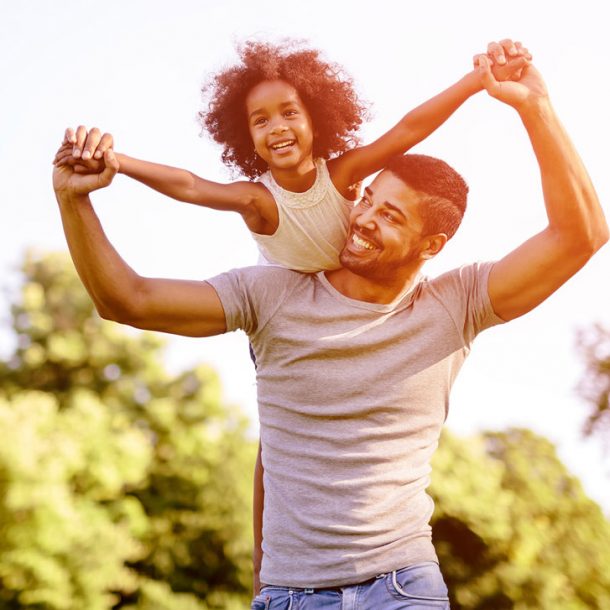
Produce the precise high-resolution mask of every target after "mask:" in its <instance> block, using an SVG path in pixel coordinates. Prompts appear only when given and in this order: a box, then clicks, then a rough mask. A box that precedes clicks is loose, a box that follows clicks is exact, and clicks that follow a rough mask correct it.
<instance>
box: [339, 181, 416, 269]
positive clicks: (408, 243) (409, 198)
mask: <svg viewBox="0 0 610 610" xmlns="http://www.w3.org/2000/svg"><path fill="white" fill-rule="evenodd" d="M421 200H422V196H421V194H419V193H418V192H417V191H414V190H413V189H411V188H410V187H409V186H407V185H406V184H405V183H404V182H403V181H402V180H400V179H399V178H398V177H397V176H396V175H394V174H393V173H392V172H390V171H388V170H384V171H383V172H381V173H380V174H379V175H378V176H377V178H375V180H374V181H373V183H372V184H371V185H370V186H368V187H367V188H365V190H364V196H363V197H362V199H361V200H360V202H359V203H358V204H357V205H356V206H355V207H354V209H353V211H352V213H351V216H350V228H349V233H348V236H347V241H346V244H345V246H344V248H343V250H342V251H341V254H340V260H341V264H342V265H343V266H344V267H345V268H346V269H349V270H350V271H352V272H353V273H356V274H357V275H361V276H363V277H367V278H371V279H373V278H376V279H383V278H384V277H395V276H396V272H397V270H400V271H403V270H404V271H405V272H408V271H409V270H410V269H412V268H413V266H414V265H415V266H418V265H419V264H420V263H421V261H422V256H421V255H422V251H423V250H424V242H425V239H424V236H423V227H424V223H423V220H422V218H421V215H420V213H419V205H420V202H421Z"/></svg>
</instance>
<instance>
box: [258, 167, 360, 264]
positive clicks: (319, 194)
mask: <svg viewBox="0 0 610 610" xmlns="http://www.w3.org/2000/svg"><path fill="white" fill-rule="evenodd" d="M315 165H316V181H315V182H314V184H313V186H312V187H311V188H310V189H308V190H307V191H305V192H304V193H294V192H292V191H287V190H286V189H284V188H282V187H281V186H279V184H277V182H276V181H275V180H274V179H273V176H272V175H271V172H270V171H268V172H265V173H264V174H263V175H262V176H261V177H260V178H259V179H258V180H259V182H261V183H262V184H264V185H265V186H266V187H267V189H268V190H269V192H270V193H271V194H272V195H273V198H274V199H275V202H276V203H277V209H278V217H279V224H278V228H277V230H276V232H275V233H274V234H273V235H260V234H259V233H252V237H253V238H254V240H255V241H256V243H257V245H258V249H259V251H260V253H261V255H262V257H263V259H264V260H263V261H262V262H267V263H271V264H274V265H281V266H282V267H287V268H288V269H294V270H295V271H302V272H304V273H313V272H316V271H326V270H328V269H337V268H338V267H340V263H339V252H341V250H342V249H343V246H344V245H345V238H346V236H347V227H348V224H349V214H350V211H351V209H352V207H353V205H354V202H353V201H350V200H349V199H346V198H345V197H343V195H341V193H339V191H337V189H336V188H335V185H334V184H333V183H332V181H331V179H330V175H329V173H328V168H327V167H326V161H325V160H324V159H316V161H315Z"/></svg>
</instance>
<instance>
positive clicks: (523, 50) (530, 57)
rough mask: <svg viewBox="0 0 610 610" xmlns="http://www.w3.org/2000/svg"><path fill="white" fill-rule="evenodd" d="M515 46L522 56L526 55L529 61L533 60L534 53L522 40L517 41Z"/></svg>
mask: <svg viewBox="0 0 610 610" xmlns="http://www.w3.org/2000/svg"><path fill="white" fill-rule="evenodd" d="M515 47H517V51H518V52H519V55H520V56H521V57H525V59H527V60H528V61H532V59H533V57H532V54H531V53H530V52H529V51H528V50H527V49H526V48H525V47H524V46H523V45H522V44H521V43H520V42H515Z"/></svg>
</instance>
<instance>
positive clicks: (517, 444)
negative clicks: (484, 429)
mask: <svg viewBox="0 0 610 610" xmlns="http://www.w3.org/2000/svg"><path fill="white" fill-rule="evenodd" d="M430 491H431V494H432V496H433V498H434V500H435V503H436V511H435V513H434V517H433V521H432V528H433V529H432V531H433V537H434V543H435V546H436V549H437V552H438V555H439V560H440V563H441V567H442V569H443V574H444V575H445V580H446V582H447V585H448V587H449V589H450V591H451V597H452V605H451V608H452V610H466V609H468V610H504V609H507V610H508V609H514V610H607V609H608V608H610V570H609V569H608V567H609V566H610V522H608V520H607V519H606V518H605V516H604V515H603V513H602V511H601V509H600V507H599V506H598V505H597V504H596V503H595V502H594V501H593V500H591V499H589V498H588V497H587V496H586V495H585V494H584V492H583V490H582V488H581V485H580V482H579V481H578V480H577V479H576V478H574V477H572V476H571V475H570V474H569V473H568V472H567V471H566V469H565V466H564V465H563V464H562V463H561V461H560V460H559V458H558V457H557V455H556V452H555V448H554V446H553V445H552V444H551V443H550V442H549V441H548V440H546V439H545V438H542V437H540V436H537V435H536V434H534V433H533V432H531V431H530V430H523V429H510V430H508V431H506V432H493V433H492V432H488V433H484V434H482V435H479V436H478V437H476V438H473V439H469V440H466V439H457V438H455V437H453V436H451V435H450V434H447V433H445V434H444V435H443V438H442V441H441V444H440V447H439V450H438V451H437V453H436V455H435V457H434V460H433V482H432V486H431V489H430Z"/></svg>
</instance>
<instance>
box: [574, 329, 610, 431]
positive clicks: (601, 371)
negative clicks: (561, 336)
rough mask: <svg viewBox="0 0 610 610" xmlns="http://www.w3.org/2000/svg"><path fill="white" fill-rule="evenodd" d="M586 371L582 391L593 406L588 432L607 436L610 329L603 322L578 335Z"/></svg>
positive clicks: (580, 389) (609, 407) (586, 425)
mask: <svg viewBox="0 0 610 610" xmlns="http://www.w3.org/2000/svg"><path fill="white" fill-rule="evenodd" d="M577 341H578V347H579V349H580V352H581V354H582V357H583V360H584V364H585V373H584V375H583V378H582V380H581V382H580V385H579V392H580V394H581V395H582V397H583V398H584V399H585V400H586V401H587V402H588V403H589V405H590V408H591V410H590V413H589V417H588V418H587V422H586V424H585V428H584V433H585V435H587V436H588V435H591V434H594V433H599V434H600V435H602V438H605V439H607V433H608V432H609V431H610V330H609V329H607V328H604V327H603V326H601V325H600V324H594V325H593V326H591V328H589V329H587V330H585V331H582V332H581V333H579V335H578V340H577Z"/></svg>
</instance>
